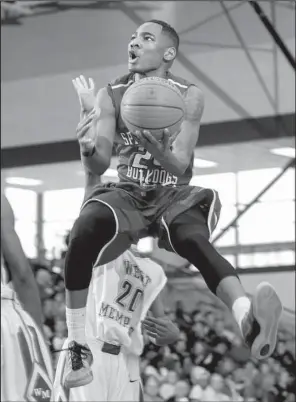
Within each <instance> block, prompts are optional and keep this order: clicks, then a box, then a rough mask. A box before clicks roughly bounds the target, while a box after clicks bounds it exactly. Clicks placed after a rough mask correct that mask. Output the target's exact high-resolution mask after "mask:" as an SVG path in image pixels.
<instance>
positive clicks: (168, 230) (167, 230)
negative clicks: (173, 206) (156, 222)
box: [161, 216, 178, 254]
mask: <svg viewBox="0 0 296 402" xmlns="http://www.w3.org/2000/svg"><path fill="white" fill-rule="evenodd" d="M161 223H162V224H163V226H164V228H165V230H166V232H167V236H168V240H169V242H170V246H171V248H172V250H174V252H175V253H176V254H178V253H177V251H176V250H175V248H174V246H173V243H172V241H171V235H170V229H169V227H168V225H167V224H166V221H165V220H164V217H163V216H162V217H161Z"/></svg>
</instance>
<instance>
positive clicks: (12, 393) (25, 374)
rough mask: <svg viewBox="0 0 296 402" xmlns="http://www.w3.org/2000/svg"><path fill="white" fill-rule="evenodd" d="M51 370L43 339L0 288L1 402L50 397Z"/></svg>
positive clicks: (12, 300)
mask: <svg viewBox="0 0 296 402" xmlns="http://www.w3.org/2000/svg"><path fill="white" fill-rule="evenodd" d="M52 383H53V369H52V364H51V356H50V353H49V350H48V348H47V345H46V343H45V341H44V338H43V336H42V334H41V332H40V330H39V329H38V327H37V325H36V324H35V322H34V321H33V319H32V318H31V317H30V316H29V314H28V313H26V312H25V311H24V310H23V308H22V307H21V305H20V304H19V303H18V302H17V301H16V300H15V298H14V292H13V291H12V290H11V289H9V288H6V287H5V288H4V289H3V287H2V286H1V401H43V402H47V401H50V400H51V397H52Z"/></svg>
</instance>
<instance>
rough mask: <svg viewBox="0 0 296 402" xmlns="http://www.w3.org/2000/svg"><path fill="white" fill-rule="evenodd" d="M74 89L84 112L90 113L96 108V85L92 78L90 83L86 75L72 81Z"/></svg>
mask: <svg viewBox="0 0 296 402" xmlns="http://www.w3.org/2000/svg"><path fill="white" fill-rule="evenodd" d="M72 83H73V85H74V88H75V90H76V92H77V95H78V98H79V102H80V105H81V109H82V111H83V112H86V113H89V112H90V111H91V110H92V109H93V108H94V106H95V101H96V97H95V83H94V80H93V79H92V78H89V80H88V82H87V80H86V78H85V77H84V75H80V76H79V77H77V78H75V79H74V80H72Z"/></svg>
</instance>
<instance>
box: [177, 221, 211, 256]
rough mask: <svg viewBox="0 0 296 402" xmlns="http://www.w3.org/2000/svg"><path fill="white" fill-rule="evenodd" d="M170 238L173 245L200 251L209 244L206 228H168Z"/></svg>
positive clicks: (195, 226) (186, 226)
mask: <svg viewBox="0 0 296 402" xmlns="http://www.w3.org/2000/svg"><path fill="white" fill-rule="evenodd" d="M170 236H171V240H172V243H173V245H176V246H177V245H182V244H184V246H185V245H186V246H187V247H189V248H192V247H194V248H195V249H197V250H196V251H198V250H202V248H203V247H204V246H205V245H206V244H208V243H209V240H208V238H209V234H208V230H207V229H206V228H203V227H200V226H199V225H198V226H197V225H177V224H173V225H171V226H170Z"/></svg>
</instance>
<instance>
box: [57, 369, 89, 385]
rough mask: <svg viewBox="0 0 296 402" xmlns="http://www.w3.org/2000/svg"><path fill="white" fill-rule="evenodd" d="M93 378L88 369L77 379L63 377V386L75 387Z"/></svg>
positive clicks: (87, 382)
mask: <svg viewBox="0 0 296 402" xmlns="http://www.w3.org/2000/svg"><path fill="white" fill-rule="evenodd" d="M93 379H94V377H93V373H92V371H89V372H88V373H86V374H85V375H84V376H83V377H81V378H79V380H75V381H74V380H72V381H71V380H67V379H65V382H64V386H65V388H77V387H83V386H84V385H87V384H89V383H91V382H92V380H93Z"/></svg>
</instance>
